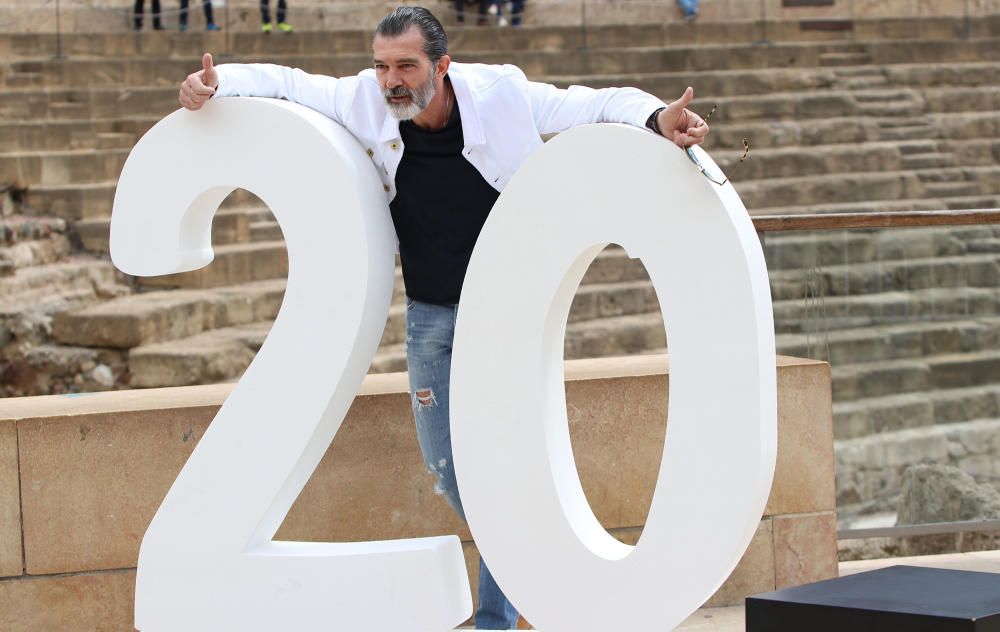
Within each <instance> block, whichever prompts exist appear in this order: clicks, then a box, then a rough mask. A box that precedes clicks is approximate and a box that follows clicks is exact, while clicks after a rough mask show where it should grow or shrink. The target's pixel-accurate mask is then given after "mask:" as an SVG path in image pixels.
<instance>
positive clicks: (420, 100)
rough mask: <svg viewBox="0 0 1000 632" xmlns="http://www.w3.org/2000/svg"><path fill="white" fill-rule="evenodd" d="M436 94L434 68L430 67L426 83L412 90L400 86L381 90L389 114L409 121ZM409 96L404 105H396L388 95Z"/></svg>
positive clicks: (418, 113) (424, 107) (417, 114)
mask: <svg viewBox="0 0 1000 632" xmlns="http://www.w3.org/2000/svg"><path fill="white" fill-rule="evenodd" d="M435 94H437V86H435V85H434V68H433V66H432V67H431V73H430V76H429V77H427V83H425V84H424V85H422V86H419V87H417V88H414V89H413V90H410V89H408V88H404V87H403V86H400V87H398V88H391V89H390V88H386V89H384V90H382V96H383V97H385V107H386V109H387V110H389V116H391V117H392V118H394V119H397V120H400V121H409V120H412V119H413V118H415V117H417V116H419V115H420V113H421V112H423V111H424V109H426V108H427V105H428V104H429V103H430V102H431V99H433V98H434V95H435ZM402 96H408V97H410V102H409V103H408V104H406V105H397V104H395V103H393V102H391V101H390V100H389V97H402Z"/></svg>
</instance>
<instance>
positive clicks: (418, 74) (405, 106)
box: [180, 7, 708, 630]
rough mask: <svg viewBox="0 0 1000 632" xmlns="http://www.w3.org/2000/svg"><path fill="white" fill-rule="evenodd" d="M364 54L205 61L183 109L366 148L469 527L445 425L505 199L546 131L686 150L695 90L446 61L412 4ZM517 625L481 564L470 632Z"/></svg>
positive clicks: (422, 415)
mask: <svg viewBox="0 0 1000 632" xmlns="http://www.w3.org/2000/svg"><path fill="white" fill-rule="evenodd" d="M372 49H373V52H374V69H369V70H364V71H362V72H361V73H359V74H358V75H356V76H353V77H344V78H334V77H327V76H322V75H311V74H307V73H305V72H303V71H301V70H298V69H292V68H285V67H282V66H274V65H265V64H247V65H242V64H227V65H223V66H219V67H218V68H215V67H214V66H213V65H212V57H211V55H209V54H206V55H205V56H204V57H203V59H202V64H203V68H202V69H201V70H199V71H197V72H195V73H192V74H191V75H189V76H188V77H187V79H185V80H184V82H183V84H182V85H181V89H180V102H181V105H183V106H184V107H185V108H188V109H190V110H197V109H199V108H200V107H202V105H204V104H205V103H206V102H207V101H208V100H209V99H211V98H213V97H231V96H257V97H274V98H283V99H287V100H289V101H292V102H294V103H300V104H302V105H305V106H308V107H310V108H312V109H314V110H317V111H318V112H320V113H322V114H324V115H326V116H328V117H330V118H331V119H333V120H334V121H336V122H337V123H339V124H340V125H342V126H344V127H345V128H346V129H347V130H348V131H349V132H351V133H352V134H353V135H354V136H355V138H357V139H358V141H359V142H360V143H361V144H362V146H363V147H365V148H366V150H367V153H368V156H369V157H370V158H371V160H372V162H373V163H374V166H375V168H376V170H377V171H378V174H379V177H380V178H381V179H382V183H383V187H384V189H385V193H386V197H387V199H388V201H389V208H390V210H391V212H392V221H393V223H394V225H395V228H396V236H397V237H398V239H399V255H400V260H401V262H402V267H403V281H404V284H405V286H406V295H407V298H406V357H407V366H408V372H409V380H410V392H411V396H412V403H413V414H414V418H415V420H416V427H417V438H418V440H419V442H420V448H421V450H422V452H423V456H424V461H425V463H426V465H427V469H428V470H429V471H430V472H431V473H432V474H433V475H434V476H435V477H436V478H437V485H436V489H437V491H438V493H439V494H441V495H442V496H443V497H444V498H445V500H446V501H447V502H448V503H449V504H450V505H451V507H452V508H453V509H454V510H455V511H456V512H458V515H459V516H461V517H462V518H463V520H464V518H465V513H464V511H463V509H462V500H461V498H460V496H459V493H458V486H457V484H456V482H455V471H454V468H453V465H452V452H451V432H450V427H449V417H448V390H449V383H450V375H451V349H452V340H453V337H454V331H455V317H456V314H457V310H458V301H459V296H460V294H461V290H462V280H463V279H464V277H465V271H466V268H467V267H468V264H469V258H470V257H471V255H472V249H473V247H474V246H475V243H476V239H477V238H478V236H479V232H480V230H481V229H482V227H483V224H484V222H485V221H486V217H487V216H488V215H489V212H490V209H491V208H492V207H493V203H494V202H495V201H496V199H497V197H498V196H499V195H500V191H502V190H503V188H504V186H506V184H507V183H508V182H509V181H510V179H511V177H512V176H513V175H514V173H515V172H516V171H517V169H518V167H520V166H521V164H522V163H523V162H524V161H525V159H526V158H527V157H528V156H529V155H530V154H531V153H532V152H533V151H535V150H536V149H537V148H538V147H540V146H541V145H542V140H541V138H540V135H541V134H550V133H555V132H561V131H564V130H567V129H569V128H571V127H574V126H576V125H583V124H586V123H600V122H615V123H626V124H630V125H634V126H636V127H641V128H648V129H649V130H651V132H653V133H657V134H661V135H662V136H664V137H666V138H668V139H670V140H671V141H673V142H674V143H676V144H678V145H680V146H682V147H685V146H689V145H695V144H699V143H701V142H703V141H704V139H705V136H706V135H707V134H708V125H707V124H706V123H705V121H703V120H702V119H701V117H699V116H698V115H697V114H695V113H693V112H691V111H690V110H687V109H686V106H687V105H688V104H689V103H690V102H691V99H693V98H694V91H693V90H692V89H691V88H687V90H685V92H684V95H683V96H682V97H681V98H680V99H678V100H677V101H674V102H673V103H671V104H669V105H667V104H665V103H663V102H662V101H660V100H659V99H657V98H656V97H653V96H651V95H649V94H646V93H644V92H642V91H640V90H637V89H634V88H605V89H601V90H595V89H591V88H585V87H580V86H573V87H571V88H569V89H566V90H562V89H558V88H556V87H554V86H551V85H548V84H543V83H536V82H532V81H528V79H527V78H526V77H525V75H524V73H523V72H522V71H521V70H520V69H519V68H517V67H515V66H510V65H502V66H492V65H483V64H462V63H457V62H456V63H452V61H451V58H450V57H449V56H448V37H447V35H446V34H445V32H444V29H443V28H442V26H441V23H440V22H438V20H437V19H436V18H435V17H434V16H433V15H432V14H431V13H430V12H429V11H427V10H426V9H424V8H421V7H399V8H397V9H396V10H395V11H393V12H392V13H390V14H389V15H387V16H386V17H385V18H384V19H383V20H382V21H381V22H380V23H379V24H378V26H377V27H376V29H375V36H374V40H373V42H372ZM512 247H516V245H513V244H512ZM517 621H518V613H517V610H516V609H515V608H514V607H513V606H512V605H511V603H510V601H508V600H507V598H506V597H505V596H504V594H503V592H502V591H501V590H500V588H499V587H498V586H497V584H496V582H495V581H494V580H493V577H492V575H491V574H490V572H489V569H488V568H487V567H486V565H485V564H484V563H483V562H482V560H480V565H479V605H478V608H477V610H476V628H477V629H487V630H508V629H516V628H517Z"/></svg>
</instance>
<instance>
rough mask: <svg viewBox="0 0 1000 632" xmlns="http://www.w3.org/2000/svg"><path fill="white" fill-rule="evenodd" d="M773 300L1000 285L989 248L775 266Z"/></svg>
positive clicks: (999, 265) (997, 262)
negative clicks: (816, 266) (810, 266)
mask: <svg viewBox="0 0 1000 632" xmlns="http://www.w3.org/2000/svg"><path fill="white" fill-rule="evenodd" d="M770 279H771V294H772V297H773V299H774V300H775V301H781V300H786V299H800V298H805V297H809V298H815V299H820V298H823V297H840V296H850V295H857V294H880V293H882V292H899V291H906V290H908V291H912V290H925V289H930V288H964V287H979V288H991V287H997V286H998V285H1000V258H998V257H997V256H996V255H995V254H993V253H986V254H978V253H977V254H970V255H964V256H957V257H939V258H928V259H914V260H907V259H893V260H886V261H875V262H871V263H849V264H841V265H831V266H824V267H823V268H822V269H820V270H814V271H807V272H806V273H802V272H800V271H798V270H775V271H774V272H772V273H771V275H770Z"/></svg>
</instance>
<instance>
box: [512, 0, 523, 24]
mask: <svg viewBox="0 0 1000 632" xmlns="http://www.w3.org/2000/svg"><path fill="white" fill-rule="evenodd" d="M522 13H524V0H510V24H511V26H521V14H522Z"/></svg>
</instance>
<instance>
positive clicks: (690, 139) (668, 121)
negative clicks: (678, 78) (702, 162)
mask: <svg viewBox="0 0 1000 632" xmlns="http://www.w3.org/2000/svg"><path fill="white" fill-rule="evenodd" d="M693 99H694V89H693V88H690V87H688V89H687V90H685V91H684V94H682V95H681V98H679V99H677V100H676V101H674V102H672V103H671V104H670V105H668V106H667V107H666V109H664V110H663V111H661V112H660V114H659V116H658V117H657V121H656V122H657V125H658V126H659V128H660V134H662V135H663V136H664V137H666V138H669V139H670V140H672V141H674V142H675V143H676V144H677V145H679V146H680V147H689V146H691V145H700V144H701V143H703V142H705V136H707V135H708V123H707V122H705V120H704V119H703V118H701V117H700V116H698V115H697V114H695V113H694V112H692V111H691V110H689V109H687V106H688V104H690V103H691V101H692V100H693Z"/></svg>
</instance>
